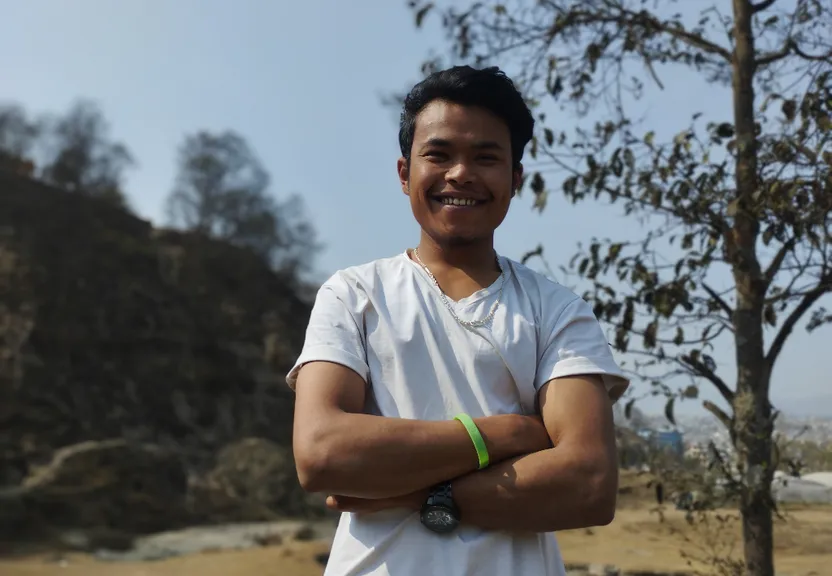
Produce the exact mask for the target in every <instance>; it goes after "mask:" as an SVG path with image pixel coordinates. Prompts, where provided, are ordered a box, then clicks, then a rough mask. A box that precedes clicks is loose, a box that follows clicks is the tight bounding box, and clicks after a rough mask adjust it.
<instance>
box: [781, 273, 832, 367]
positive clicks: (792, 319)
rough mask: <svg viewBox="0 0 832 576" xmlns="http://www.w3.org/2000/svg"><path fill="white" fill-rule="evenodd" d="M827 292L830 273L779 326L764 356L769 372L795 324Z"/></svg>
mask: <svg viewBox="0 0 832 576" xmlns="http://www.w3.org/2000/svg"><path fill="white" fill-rule="evenodd" d="M827 292H832V272H827V273H826V274H825V275H824V276H822V277H821V280H820V282H818V284H817V286H815V287H814V288H813V289H811V290H809V291H808V292H807V293H806V294H805V295H804V296H803V299H802V300H801V301H800V303H799V304H798V305H797V306H796V307H795V309H794V310H792V313H791V314H789V316H788V318H786V320H785V322H783V325H782V326H780V331H779V332H777V336H775V337H774V341H773V342H772V343H771V348H769V350H768V354H766V364H767V366H768V369H769V371H771V369H772V368H773V367H774V362H775V361H776V360H777V356H778V355H779V354H780V352H781V351H782V350H783V345H784V344H785V343H786V339H787V338H788V337H789V334H791V333H792V330H793V329H794V327H795V324H797V323H798V321H799V320H800V318H801V317H802V316H803V315H804V314H805V313H806V311H807V310H809V308H811V307H812V305H813V304H814V303H815V302H817V301H818V300H819V299H820V297H821V296H823V295H824V294H826V293H827Z"/></svg>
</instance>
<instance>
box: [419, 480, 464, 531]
mask: <svg viewBox="0 0 832 576" xmlns="http://www.w3.org/2000/svg"><path fill="white" fill-rule="evenodd" d="M422 524H423V525H424V526H425V528H427V529H428V530H432V531H433V532H437V533H439V534H448V533H449V532H453V531H454V530H455V529H456V527H457V526H458V525H459V508H457V506H456V503H455V502H454V495H453V491H452V490H451V483H450V482H444V483H442V484H439V485H437V486H434V487H433V488H432V489H431V491H430V494H429V495H428V499H427V500H426V501H425V504H424V505H423V506H422Z"/></svg>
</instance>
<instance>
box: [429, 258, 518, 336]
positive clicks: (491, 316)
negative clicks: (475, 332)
mask: <svg viewBox="0 0 832 576" xmlns="http://www.w3.org/2000/svg"><path fill="white" fill-rule="evenodd" d="M413 257H414V258H416V262H418V264H419V266H421V267H422V269H424V271H425V272H426V273H427V275H428V276H430V279H431V280H432V281H433V285H434V286H436V289H437V290H439V296H441V297H442V301H443V302H444V303H445V307H446V308H447V309H448V311H449V312H450V313H451V316H453V317H454V319H455V320H456V321H457V322H459V323H460V324H462V325H463V326H465V327H466V328H477V327H479V326H485V325H486V324H488V323H489V322H491V320H493V319H494V314H496V313H497V308H498V307H499V306H500V300H501V299H502V297H503V285H504V284H505V279H503V267H502V266H500V259H499V258H496V261H497V268H499V269H500V279H502V280H503V281H502V282H500V291H499V293H498V294H497V299H496V300H495V301H494V304H492V305H491V310H489V312H488V315H487V316H486V317H485V318H483V319H482V320H463V319H462V318H460V317H459V316H457V315H456V312H455V311H454V305H453V303H451V301H450V299H449V298H448V296H447V295H446V294H445V291H444V290H442V287H441V286H439V281H438V280H437V279H436V276H434V275H433V272H431V271H430V269H429V268H428V267H427V266H425V263H424V262H422V259H421V258H419V249H418V248H414V249H413Z"/></svg>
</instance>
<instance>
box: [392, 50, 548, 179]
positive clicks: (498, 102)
mask: <svg viewBox="0 0 832 576" xmlns="http://www.w3.org/2000/svg"><path fill="white" fill-rule="evenodd" d="M434 100H445V101H447V102H453V103H454V104H460V105H462V106H479V107H482V108H485V109H487V110H488V111H490V112H491V113H492V114H494V115H495V116H497V117H498V118H500V119H502V120H503V121H504V122H505V123H506V124H507V125H508V129H509V133H510V134H511V157H512V163H513V165H514V168H515V169H516V168H519V167H520V161H521V160H522V159H523V151H524V150H525V148H526V144H528V143H529V141H530V140H531V139H532V135H533V133H534V117H533V116H532V113H531V111H530V110H529V107H528V106H527V105H526V102H525V100H523V96H522V95H521V94H520V92H519V91H518V90H517V88H516V87H515V86H514V82H512V81H511V79H510V78H509V77H508V76H506V75H505V73H504V72H502V71H501V70H500V69H499V68H497V67H496V66H492V67H489V68H481V69H477V68H472V67H471V66H454V67H453V68H448V69H446V70H440V71H438V72H434V73H433V74H431V75H430V76H428V77H427V78H425V79H424V80H422V81H421V82H419V83H418V84H416V85H415V86H414V87H413V89H412V90H411V91H410V93H409V94H408V95H407V96H406V97H405V99H404V107H403V109H402V115H401V120H400V122H399V147H400V148H401V152H402V156H403V157H404V158H405V160H407V162H408V164H409V163H410V151H411V148H413V134H414V132H415V131H416V117H417V116H418V115H419V113H420V112H421V111H422V109H424V107H425V106H427V105H428V104H430V103H431V102H433V101H434Z"/></svg>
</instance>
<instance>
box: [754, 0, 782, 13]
mask: <svg viewBox="0 0 832 576" xmlns="http://www.w3.org/2000/svg"><path fill="white" fill-rule="evenodd" d="M775 2H777V0H763V1H762V2H760V3H759V4H752V5H751V13H752V14H756V13H757V12H762V11H763V10H768V9H769V8H771V7H772V6H774V3H775Z"/></svg>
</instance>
